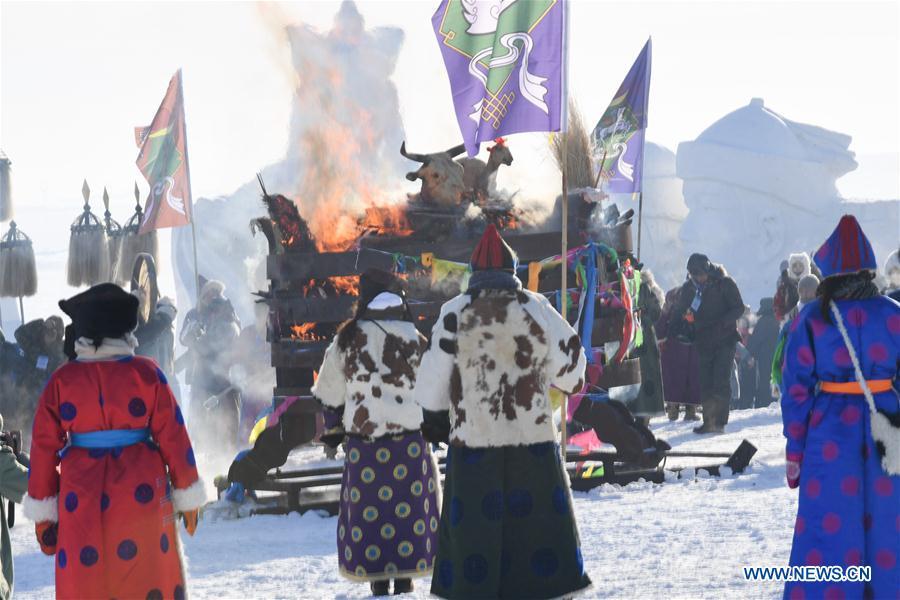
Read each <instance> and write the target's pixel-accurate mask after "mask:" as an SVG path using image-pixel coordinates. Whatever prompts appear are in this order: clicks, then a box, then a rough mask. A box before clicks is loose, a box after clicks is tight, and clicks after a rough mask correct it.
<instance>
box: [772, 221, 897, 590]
mask: <svg viewBox="0 0 900 600" xmlns="http://www.w3.org/2000/svg"><path fill="white" fill-rule="evenodd" d="M815 261H816V264H817V265H818V267H819V268H820V269H821V271H822V274H823V275H824V276H825V279H824V280H823V281H822V283H821V284H820V285H819V289H818V292H817V298H816V299H815V300H814V301H812V302H810V303H809V304H808V305H806V306H805V307H804V308H803V310H802V311H801V312H800V314H799V315H798V316H797V318H796V319H795V320H794V321H793V322H792V323H791V325H790V333H789V336H788V341H787V345H786V347H785V352H784V357H785V358H784V372H783V381H782V387H781V392H782V399H781V406H782V417H783V419H784V434H785V437H786V438H787V450H786V458H787V478H788V485H789V486H790V487H792V488H799V507H798V511H797V520H796V524H795V526H794V541H793V547H792V550H791V558H790V564H791V566H840V567H843V568H846V567H850V566H868V567H871V580H870V581H868V582H862V581H843V582H841V581H827V582H825V581H823V582H788V583H787V584H786V585H785V591H784V595H785V598H791V599H801V598H807V599H811V598H846V599H848V600H849V599H853V598H860V599H862V598H876V599H881V598H891V599H895V598H900V565H898V553H900V476H898V475H897V473H896V464H895V463H896V451H897V449H896V444H900V429H898V428H897V427H898V426H900V421H898V419H900V407H898V394H897V391H896V389H897V369H898V364H900V304H898V303H897V302H895V301H893V300H891V299H890V298H887V297H885V296H881V295H880V294H879V293H878V289H877V287H876V286H875V285H874V283H873V279H874V275H875V269H876V263H875V256H874V253H873V252H872V247H871V245H870V244H869V241H868V240H867V239H866V237H865V234H864V233H863V232H862V230H861V229H860V227H859V224H858V223H857V222H856V219H855V218H853V217H852V216H844V217H843V218H842V219H841V221H840V223H839V224H838V227H837V228H836V229H835V231H834V233H833V234H832V235H831V237H830V238H829V239H828V240H827V241H826V242H825V244H823V246H822V247H821V248H820V249H819V251H818V252H817V253H816V255H815ZM835 308H836V309H837V310H836V311H835V310H834V309H835ZM845 338H846V339H847V340H848V341H849V342H850V344H849V346H848V345H847V343H846V342H845ZM858 374H860V375H861V376H862V378H864V379H865V384H862V383H861V382H860V381H859V380H858ZM866 388H867V389H866ZM867 392H868V393H869V396H870V399H871V402H870V400H869V399H867V397H866V393H867ZM870 405H871V406H870ZM872 408H874V409H875V410H876V411H877V412H876V414H875V415H873V412H872ZM878 413H880V416H879V415H878ZM873 429H874V434H873ZM892 456H893V457H894V459H892V458H891V457H892ZM892 460H893V462H892ZM888 469H890V472H889V471H888Z"/></svg>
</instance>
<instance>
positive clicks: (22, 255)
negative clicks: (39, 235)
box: [0, 221, 37, 325]
mask: <svg viewBox="0 0 900 600" xmlns="http://www.w3.org/2000/svg"><path fill="white" fill-rule="evenodd" d="M36 293H37V268H36V267H35V264H34V247H33V246H32V244H31V238H30V237H28V236H27V235H25V232H24V231H22V230H21V229H19V228H18V227H17V226H16V222H15V221H12V222H11V223H10V224H9V231H8V232H7V233H6V235H4V236H3V238H2V240H0V296H2V297H4V298H18V299H19V312H20V313H21V316H22V324H23V325H24V324H25V307H24V304H23V302H22V297H23V296H34V295H35V294H36Z"/></svg>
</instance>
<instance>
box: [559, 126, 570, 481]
mask: <svg viewBox="0 0 900 600" xmlns="http://www.w3.org/2000/svg"><path fill="white" fill-rule="evenodd" d="M566 130H568V127H566ZM560 135H561V136H562V160H561V161H560V163H562V266H561V267H560V269H562V272H561V274H560V279H561V283H560V287H561V288H562V290H561V292H560V296H561V297H562V307H561V309H562V310H561V314H562V318H563V319H566V321H568V318H567V317H568V313H569V281H568V279H569V277H568V275H569V261H568V258H567V256H566V255H567V254H568V253H569V177H568V176H569V173H568V171H569V169H568V165H567V164H566V163H567V160H566V159H567V156H568V154H569V140H568V131H563V132H562V133H561V134H560ZM568 412H569V397H568V396H567V395H565V394H563V397H562V404H561V405H560V420H559V429H560V444H559V445H560V451H561V452H562V461H563V468H565V466H566V448H567V447H568V442H569V440H568V431H567V429H566V418H567V415H568Z"/></svg>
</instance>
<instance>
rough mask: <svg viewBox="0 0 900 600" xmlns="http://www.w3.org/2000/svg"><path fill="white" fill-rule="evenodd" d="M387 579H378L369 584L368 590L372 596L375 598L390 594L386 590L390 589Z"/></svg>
mask: <svg viewBox="0 0 900 600" xmlns="http://www.w3.org/2000/svg"><path fill="white" fill-rule="evenodd" d="M390 584H391V582H390V580H389V579H380V580H378V581H372V582H370V583H369V588H370V589H371V590H372V595H373V596H375V597H376V598H377V597H379V596H387V595H388V594H390V592H389V591H388V588H389V587H390Z"/></svg>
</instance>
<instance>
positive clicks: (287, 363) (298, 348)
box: [272, 340, 331, 369]
mask: <svg viewBox="0 0 900 600" xmlns="http://www.w3.org/2000/svg"><path fill="white" fill-rule="evenodd" d="M330 343H331V341H330V340H325V341H320V342H300V341H297V342H294V341H285V340H282V341H280V342H272V366H273V367H275V368H276V369H279V368H300V369H318V368H319V367H320V366H321V365H322V359H323V358H324V357H325V349H326V348H328V344H330Z"/></svg>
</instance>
